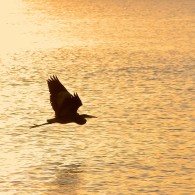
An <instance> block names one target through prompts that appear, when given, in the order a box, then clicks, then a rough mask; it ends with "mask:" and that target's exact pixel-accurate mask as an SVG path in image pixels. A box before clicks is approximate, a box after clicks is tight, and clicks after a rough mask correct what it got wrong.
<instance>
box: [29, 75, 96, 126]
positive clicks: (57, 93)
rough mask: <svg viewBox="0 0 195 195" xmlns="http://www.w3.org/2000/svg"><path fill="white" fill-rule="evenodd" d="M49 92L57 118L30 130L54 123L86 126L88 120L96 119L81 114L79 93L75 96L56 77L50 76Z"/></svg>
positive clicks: (48, 82)
mask: <svg viewBox="0 0 195 195" xmlns="http://www.w3.org/2000/svg"><path fill="white" fill-rule="evenodd" d="M47 84H48V88H49V92H50V103H51V106H52V108H53V110H54V112H55V117H54V118H52V119H48V120H47V122H46V123H43V124H40V125H33V126H31V127H30V128H35V127H39V126H43V125H48V124H52V123H61V124H66V123H72V122H73V123H77V124H79V125H84V124H85V123H86V122H87V120H86V118H96V117H95V116H91V115H88V114H79V113H78V112H77V110H78V108H79V107H80V106H82V102H81V99H80V98H79V96H78V94H77V93H74V94H73V95H72V94H71V93H69V92H68V90H67V89H66V88H65V87H64V86H63V85H62V83H61V82H60V81H59V79H58V77H57V76H56V75H53V76H50V78H49V79H48V80H47Z"/></svg>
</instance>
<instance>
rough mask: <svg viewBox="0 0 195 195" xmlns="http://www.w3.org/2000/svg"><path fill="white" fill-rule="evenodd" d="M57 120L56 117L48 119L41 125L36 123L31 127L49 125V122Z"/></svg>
mask: <svg viewBox="0 0 195 195" xmlns="http://www.w3.org/2000/svg"><path fill="white" fill-rule="evenodd" d="M55 122H56V119H55V118H52V119H48V120H47V122H46V123H43V124H40V125H36V124H34V125H33V126H30V129H32V128H35V127H41V126H43V125H49V124H52V123H55Z"/></svg>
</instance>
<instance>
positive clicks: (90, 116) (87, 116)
mask: <svg viewBox="0 0 195 195" xmlns="http://www.w3.org/2000/svg"><path fill="white" fill-rule="evenodd" d="M82 116H83V117H84V118H97V117H96V116H92V115H88V114H82Z"/></svg>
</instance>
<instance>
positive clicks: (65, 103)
mask: <svg viewBox="0 0 195 195" xmlns="http://www.w3.org/2000/svg"><path fill="white" fill-rule="evenodd" d="M47 83H48V87H49V92H50V102H51V106H52V108H53V110H54V111H55V115H56V117H62V116H68V115H71V114H73V113H75V112H77V110H78V108H79V107H80V106H81V105H82V102H81V100H80V98H79V96H78V94H77V93H74V95H71V94H70V93H69V92H68V90H67V89H66V88H65V87H64V86H63V85H62V84H61V82H60V81H59V79H58V78H57V76H51V77H50V78H49V79H48V80H47Z"/></svg>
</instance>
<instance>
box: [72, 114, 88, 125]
mask: <svg viewBox="0 0 195 195" xmlns="http://www.w3.org/2000/svg"><path fill="white" fill-rule="evenodd" d="M75 119H76V120H75V122H76V123H77V124H79V125H84V124H85V123H86V122H87V120H86V119H85V118H84V117H83V116H82V115H77V117H76V118H75Z"/></svg>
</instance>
